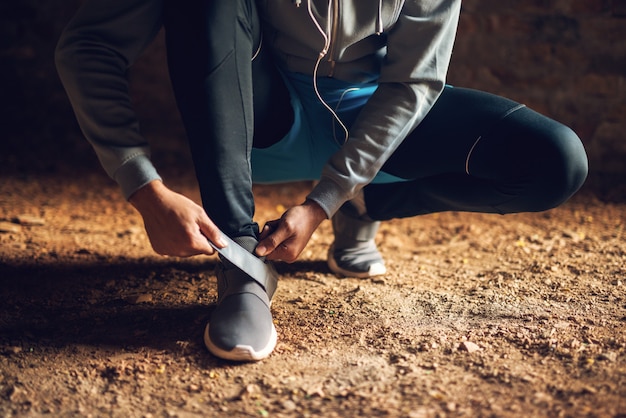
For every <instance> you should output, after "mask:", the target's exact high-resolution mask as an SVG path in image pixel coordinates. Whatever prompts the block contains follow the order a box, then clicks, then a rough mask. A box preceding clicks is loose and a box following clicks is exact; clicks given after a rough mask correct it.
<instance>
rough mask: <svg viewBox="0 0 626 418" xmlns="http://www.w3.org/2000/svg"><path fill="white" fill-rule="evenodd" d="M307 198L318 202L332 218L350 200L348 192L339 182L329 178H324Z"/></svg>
mask: <svg viewBox="0 0 626 418" xmlns="http://www.w3.org/2000/svg"><path fill="white" fill-rule="evenodd" d="M307 199H309V200H312V201H314V202H316V203H317V204H318V205H320V206H321V208H322V209H323V210H324V212H326V216H327V217H328V219H330V218H332V217H333V215H334V214H335V212H337V211H338V210H339V208H340V207H341V205H343V204H344V203H345V202H346V201H347V200H348V194H347V193H346V192H345V191H344V190H343V189H341V188H340V187H339V186H338V185H337V183H335V182H333V181H332V180H329V179H327V178H322V179H321V180H320V182H319V183H317V185H316V186H315V187H314V188H313V190H312V191H311V193H309V195H308V196H307Z"/></svg>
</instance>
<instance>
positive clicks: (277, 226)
mask: <svg viewBox="0 0 626 418" xmlns="http://www.w3.org/2000/svg"><path fill="white" fill-rule="evenodd" d="M266 227H269V231H271V232H269V234H268V233H266V234H263V235H265V237H262V239H261V242H259V245H257V247H256V249H255V252H256V254H257V255H258V256H259V257H264V256H266V255H267V254H270V253H272V252H273V251H274V250H275V249H276V248H277V247H278V246H279V245H280V244H281V243H282V242H283V241H285V240H286V239H287V238H288V234H287V232H286V229H285V228H283V224H282V223H280V221H271V222H268V223H267V224H266ZM263 230H264V231H266V230H267V228H263Z"/></svg>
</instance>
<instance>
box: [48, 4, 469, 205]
mask: <svg viewBox="0 0 626 418" xmlns="http://www.w3.org/2000/svg"><path fill="white" fill-rule="evenodd" d="M257 3H258V5H259V13H260V15H261V18H262V20H263V22H264V24H265V26H264V27H265V41H264V45H265V47H270V48H272V50H273V52H274V53H275V56H276V57H277V60H278V65H279V66H280V67H281V68H282V69H284V70H287V71H296V72H301V73H305V74H310V75H311V76H314V72H315V67H316V63H317V62H318V59H319V64H318V69H317V72H315V75H316V76H317V77H336V78H338V79H341V80H345V81H350V82H356V83H359V82H371V81H377V82H378V83H379V87H378V89H377V90H376V92H375V93H374V95H373V96H372V97H371V98H370V100H369V101H368V103H367V104H366V105H365V107H364V109H363V111H362V112H361V114H360V115H359V117H358V119H357V120H356V122H355V123H354V125H353V126H352V127H351V129H350V132H349V137H348V140H347V141H346V143H345V144H344V145H343V147H342V148H341V150H340V151H338V152H337V153H336V154H335V155H333V156H332V157H331V159H330V160H329V162H328V164H327V165H326V167H325V168H324V170H323V173H322V178H321V179H320V181H319V183H318V184H317V185H316V187H315V188H314V189H313V191H312V192H311V193H310V195H309V198H310V199H312V200H314V201H316V202H318V203H319V204H320V205H321V206H322V208H323V209H324V210H325V212H326V214H327V215H328V216H329V217H330V216H332V215H333V214H334V213H335V212H336V211H337V210H338V208H339V207H340V206H341V205H342V204H343V203H344V202H345V201H347V200H349V199H351V198H352V197H354V196H355V194H356V193H358V191H359V190H360V189H361V188H362V187H363V186H365V185H366V184H368V183H369V182H370V181H371V180H372V179H373V178H374V176H375V175H376V173H377V172H378V171H379V170H380V168H381V167H382V165H383V164H384V163H385V161H386V160H387V159H388V158H389V156H390V155H391V154H392V153H393V152H394V150H395V149H396V148H397V147H398V145H400V143H401V142H402V141H403V140H404V138H405V137H406V135H407V134H408V133H409V132H411V131H412V130H413V129H414V128H415V127H416V126H417V125H418V124H419V123H420V122H421V121H422V119H423V118H424V116H425V115H426V114H427V113H428V111H429V110H430V108H431V106H432V105H433V103H434V102H435V101H436V100H437V97H438V96H439V94H440V93H441V91H442V89H443V87H444V83H445V77H446V73H447V69H448V64H449V61H450V56H451V53H452V46H453V43H454V37H455V34H456V28H457V23H458V18H459V11H460V5H461V0H302V1H301V2H300V1H299V0H295V1H294V0H258V1H257ZM296 3H301V4H299V5H298V4H296ZM298 6H299V7H298ZM161 8H162V1H158V0H157V1H155V0H109V1H107V2H95V1H87V2H85V4H84V6H83V7H82V8H81V9H80V10H79V12H78V13H77V14H76V16H75V17H74V18H73V19H72V21H71V22H70V24H69V25H68V27H67V29H66V30H65V32H64V33H63V35H62V37H61V39H60V41H59V45H58V47H57V67H58V69H59V74H60V76H61V79H62V81H63V84H64V85H65V87H66V90H67V92H68V95H69V97H70V100H71V102H72V104H73V106H74V109H75V112H76V115H77V119H78V121H79V124H80V126H81V129H82V130H83V133H84V135H85V136H86V137H87V139H88V140H89V141H90V142H91V143H92V144H93V146H94V148H95V150H96V152H97V154H98V157H99V158H100V161H101V163H102V165H103V166H104V168H105V170H106V171H107V173H108V174H109V175H110V176H111V177H112V178H113V179H115V180H116V181H117V182H118V183H119V184H120V186H121V187H122V190H123V192H124V195H125V196H126V197H129V196H130V195H131V194H132V193H133V192H134V191H135V190H137V189H138V188H140V187H142V186H143V185H145V184H146V183H148V182H149V181H152V180H154V179H157V178H158V174H157V172H156V170H155V169H154V167H153V165H152V164H151V162H150V159H149V154H148V144H147V142H146V141H145V139H144V138H143V137H142V136H141V135H140V133H139V129H138V124H137V121H136V117H135V113H134V111H133V110H132V106H131V104H130V99H129V96H128V86H127V80H126V77H125V74H126V70H127V68H128V67H129V66H130V65H132V63H133V61H134V60H135V59H136V57H137V56H138V54H139V53H140V52H141V51H142V50H143V49H144V48H145V47H146V46H147V45H148V43H149V42H150V41H151V40H152V39H153V37H154V36H155V34H156V33H157V31H158V29H159V28H160V24H161V21H160V16H161ZM120 28H121V29H122V30H119V29H120Z"/></svg>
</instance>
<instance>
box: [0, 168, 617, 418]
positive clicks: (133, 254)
mask: <svg viewBox="0 0 626 418" xmlns="http://www.w3.org/2000/svg"><path fill="white" fill-rule="evenodd" d="M172 187H174V188H175V189H177V190H179V191H182V192H183V193H185V194H187V195H188V196H190V197H192V198H194V199H196V200H198V195H197V193H196V191H195V190H196V189H195V183H194V182H193V181H190V180H189V181H188V180H184V179H180V180H178V183H177V184H173V185H172ZM308 187H309V185H308V184H295V185H285V186H273V187H259V188H257V189H256V192H257V196H258V220H259V221H260V222H263V221H265V220H269V219H273V218H275V217H277V216H278V215H279V214H280V213H281V211H282V210H284V208H285V207H288V206H289V205H293V204H295V203H298V202H299V201H300V200H301V199H302V197H303V196H304V194H305V193H306V190H307V189H308ZM625 226H626V210H625V205H624V204H619V203H602V202H600V201H598V200H596V199H594V198H593V197H592V195H591V194H590V193H584V192H583V193H581V194H579V195H577V196H576V197H575V198H574V199H573V200H572V201H570V202H569V203H567V204H566V205H564V206H563V207H561V208H558V209H555V210H552V211H548V212H545V213H539V214H519V215H507V216H504V217H503V216H496V215H484V214H466V213H443V214H436V215H428V216H423V217H420V218H415V219H410V220H397V221H392V222H388V223H386V224H384V225H383V227H382V230H381V232H380V234H379V236H378V240H379V242H380V248H381V251H382V253H383V254H384V256H385V258H386V260H387V263H388V267H389V273H388V274H387V275H385V276H384V277H379V278H375V279H372V280H356V279H340V278H338V277H335V276H334V275H332V274H331V273H330V272H329V271H328V269H327V267H326V264H325V259H326V249H327V247H328V245H329V244H330V243H331V240H332V235H331V232H330V225H329V223H328V222H325V223H324V224H323V225H322V227H321V229H320V230H319V231H318V232H317V233H316V234H315V235H314V237H313V239H312V241H311V243H310V244H309V246H308V247H307V248H306V249H305V251H304V253H303V254H302V256H301V258H300V261H298V262H296V263H294V264H291V265H287V264H280V265H278V269H279V272H280V273H281V277H282V279H281V282H280V286H279V290H278V292H277V295H276V297H275V300H274V304H273V308H272V309H273V313H274V316H275V319H276V325H277V328H278V332H279V344H278V346H277V349H276V351H275V353H274V354H273V355H272V356H271V357H270V358H269V359H267V360H265V361H262V362H259V363H254V364H235V363H230V362H226V361H222V360H219V359H216V358H214V357H212V356H211V355H210V354H209V353H208V352H207V351H206V349H205V348H204V346H203V343H202V330H203V327H204V325H205V323H206V321H207V319H208V318H209V316H210V314H211V310H212V304H213V303H214V301H215V298H216V292H215V276H214V267H215V263H216V259H215V258H214V257H196V258H191V259H174V258H163V257H159V256H156V255H154V254H153V253H152V251H151V249H150V246H149V243H148V241H147V239H146V236H145V233H144V231H143V228H142V225H141V219H140V218H139V216H138V215H137V213H136V212H134V210H133V209H132V208H131V207H130V206H129V205H128V204H127V203H126V202H124V201H123V199H122V198H121V196H120V194H119V192H118V190H117V188H116V186H114V185H113V184H112V183H111V182H110V181H108V179H105V178H104V177H103V176H102V175H100V174H86V175H84V176H76V178H67V177H51V176H47V177H46V176H41V175H37V176H35V175H32V176H29V175H20V176H17V175H6V176H4V177H3V179H2V182H0V229H1V230H2V232H1V233H0V286H1V291H2V305H1V307H0V415H2V416H8V417H11V416H41V415H49V416H64V417H65V416H93V417H96V416H104V415H105V416H114V417H135V416H137V417H141V416H143V417H170V416H171V417H192V416H226V415H231V416H249V417H291V416H299V417H307V416H320V417H338V416H364V417H368V416H391V417H396V416H402V417H440V416H469V417H473V416H498V417H517V416H550V417H560V416H571V417H574V416H576V417H577V416H598V417H624V416H626V335H625V332H624V329H625V326H626V296H625V285H624V281H625V279H624V277H625V275H626V266H625V264H624V262H625V260H626V257H625V255H626V242H625V240H624V238H625V236H626V233H625V231H624V229H625Z"/></svg>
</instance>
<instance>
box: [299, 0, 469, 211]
mask: <svg viewBox="0 0 626 418" xmlns="http://www.w3.org/2000/svg"><path fill="white" fill-rule="evenodd" d="M460 5H461V1H460V0H430V1H416V0H407V1H406V3H405V5H404V7H403V9H402V12H401V14H400V16H399V18H398V21H397V23H396V24H395V25H394V26H393V28H392V29H390V30H389V32H387V55H386V57H385V60H384V62H383V65H382V68H381V74H380V78H379V86H378V88H377V90H376V92H375V93H374V94H373V95H372V97H371V98H370V99H369V100H368V102H367V104H366V105H365V106H364V108H363V110H362V111H361V113H360V114H359V117H358V118H357V120H356V121H355V123H354V125H353V126H352V128H351V130H350V135H349V138H348V140H347V141H346V143H345V144H344V145H343V146H342V148H341V149H340V150H339V151H338V152H337V153H335V154H334V155H333V156H332V157H331V158H330V160H329V162H328V163H327V164H326V166H325V167H324V170H323V172H322V177H321V179H320V182H319V183H318V184H317V185H316V187H315V188H314V189H313V190H312V191H311V193H310V194H309V196H308V198H309V199H311V200H313V201H315V202H317V203H318V204H319V205H320V206H321V207H322V208H323V209H324V211H325V212H326V214H327V215H328V217H331V216H332V215H333V214H334V213H335V212H336V211H337V210H338V209H339V207H340V206H341V205H342V204H343V203H344V202H345V201H347V200H350V199H351V198H353V197H354V196H355V195H356V193H357V192H358V191H359V190H360V189H361V188H362V187H364V186H365V185H367V184H368V183H370V182H371V181H372V179H373V178H374V177H375V176H376V174H377V173H378V172H379V171H380V169H381V168H382V166H383V164H384V163H385V161H387V159H388V158H389V157H390V156H391V154H393V152H394V151H395V150H396V148H397V147H398V146H399V145H400V144H401V143H402V141H403V140H404V139H405V138H406V136H407V135H408V134H409V133H410V132H411V131H412V130H413V129H415V127H416V126H417V125H418V124H419V123H420V122H421V121H422V119H424V117H425V116H426V114H427V113H428V112H429V110H430V108H431V107H432V105H433V104H434V103H435V101H436V100H437V98H438V97H439V95H440V94H441V91H442V90H443V88H444V85H445V79H446V74H447V71H448V65H449V62H450V56H451V54H452V46H453V44H454V38H455V36H456V30H457V24H458V19H459V12H460Z"/></svg>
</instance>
